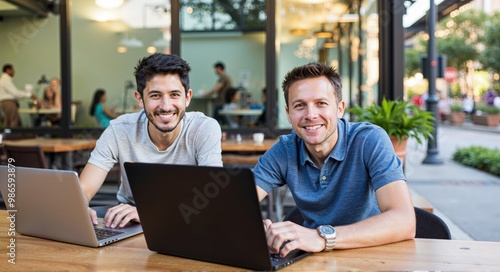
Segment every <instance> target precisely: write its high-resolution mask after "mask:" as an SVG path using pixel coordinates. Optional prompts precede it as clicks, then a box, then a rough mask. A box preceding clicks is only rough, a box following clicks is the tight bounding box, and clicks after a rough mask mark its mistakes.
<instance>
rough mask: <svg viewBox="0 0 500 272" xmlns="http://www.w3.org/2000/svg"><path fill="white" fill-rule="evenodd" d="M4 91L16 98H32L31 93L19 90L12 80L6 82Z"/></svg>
mask: <svg viewBox="0 0 500 272" xmlns="http://www.w3.org/2000/svg"><path fill="white" fill-rule="evenodd" d="M4 90H5V91H6V92H7V93H9V94H10V95H12V96H13V97H15V98H26V97H30V96H31V93H28V92H26V91H21V90H18V89H17V88H16V86H15V85H14V83H12V81H10V80H7V81H5V82H4Z"/></svg>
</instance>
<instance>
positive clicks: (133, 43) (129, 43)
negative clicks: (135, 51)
mask: <svg viewBox="0 0 500 272" xmlns="http://www.w3.org/2000/svg"><path fill="white" fill-rule="evenodd" d="M120 46H122V47H125V48H139V47H143V46H144V43H143V42H142V41H141V40H138V39H136V38H134V37H132V38H129V37H128V34H125V37H124V38H123V39H121V40H120Z"/></svg>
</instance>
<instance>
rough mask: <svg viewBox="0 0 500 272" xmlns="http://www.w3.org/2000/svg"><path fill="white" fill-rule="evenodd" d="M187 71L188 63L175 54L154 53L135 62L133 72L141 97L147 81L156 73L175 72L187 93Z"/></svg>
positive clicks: (189, 68)
mask: <svg viewBox="0 0 500 272" xmlns="http://www.w3.org/2000/svg"><path fill="white" fill-rule="evenodd" d="M189 71H191V67H189V64H188V63H187V62H186V61H184V60H183V59H181V58H180V57H178V56H176V55H167V54H163V53H155V54H153V55H151V56H149V57H145V58H142V59H141V60H139V62H138V63H137V66H136V67H135V72H134V76H135V81H136V83H137V92H139V94H140V95H141V97H142V93H143V91H144V88H145V87H146V84H147V82H148V81H149V80H151V78H153V77H154V76H156V75H158V74H160V75H168V74H176V75H178V76H179V78H180V80H181V83H182V86H183V87H184V90H185V92H186V94H187V92H188V90H189Z"/></svg>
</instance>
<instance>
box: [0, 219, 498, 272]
mask: <svg viewBox="0 0 500 272" xmlns="http://www.w3.org/2000/svg"><path fill="white" fill-rule="evenodd" d="M9 225H10V222H8V219H7V212H6V211H0V253H1V254H0V271H167V270H168V271H186V270H191V271H200V270H206V271H209V270H212V271H237V270H241V271H243V270H245V269H242V268H239V267H230V266H225V265H220V264H214V263H208V262H202V261H195V260H190V259H184V258H179V257H173V256H168V255H163V254H158V253H155V252H152V251H149V250H148V249H147V247H146V242H145V240H144V236H143V235H142V234H141V235H138V236H134V237H132V238H129V239H127V240H124V241H121V242H118V243H115V244H112V245H108V246H106V247H102V248H89V247H83V246H77V245H72V244H66V243H60V242H55V241H51V240H45V239H40V238H35V237H29V236H23V235H21V234H16V235H15V236H9V234H8V233H9ZM10 239H15V241H14V242H13V243H12V245H14V246H15V247H8V246H10V245H11V243H10ZM10 252H14V253H15V264H10V263H9V262H8V261H9V259H10V257H11V256H9V253H10ZM12 256H14V255H12ZM498 256H500V243H498V242H479V241H454V240H434V239H415V240H409V241H403V242H399V243H394V244H389V245H384V246H378V247H369V248H360V249H350V250H334V251H332V252H324V253H316V254H312V255H310V256H308V257H306V258H304V259H302V260H300V261H298V262H296V263H294V264H292V265H290V266H287V267H285V268H283V269H282V270H280V271H358V270H361V271H368V270H369V271H380V270H384V271H389V270H391V271H414V270H444V271H451V270H453V271H472V270H475V271H498V270H500V260H499V259H500V258H498Z"/></svg>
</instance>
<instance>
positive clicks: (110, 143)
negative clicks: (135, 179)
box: [89, 126, 118, 171]
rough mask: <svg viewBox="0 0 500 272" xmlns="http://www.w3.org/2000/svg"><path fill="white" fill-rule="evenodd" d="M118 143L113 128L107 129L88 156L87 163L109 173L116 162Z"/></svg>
mask: <svg viewBox="0 0 500 272" xmlns="http://www.w3.org/2000/svg"><path fill="white" fill-rule="evenodd" d="M117 143H118V141H117V139H116V137H115V132H114V129H113V126H109V127H107V128H106V129H105V130H104V132H103V133H102V135H101V136H100V137H99V139H98V140H97V142H96V146H95V148H94V150H93V151H92V153H91V154H90V158H89V163H91V164H93V165H95V166H97V167H99V168H101V169H103V170H106V171H109V170H110V169H111V168H112V167H113V166H114V165H115V163H117V162H118V144H117Z"/></svg>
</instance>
